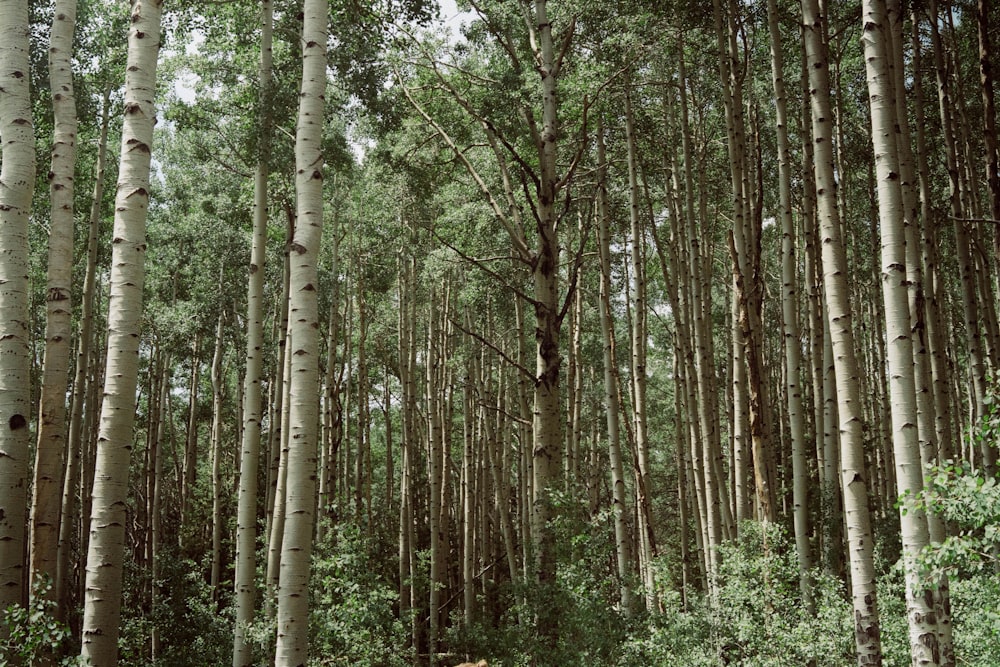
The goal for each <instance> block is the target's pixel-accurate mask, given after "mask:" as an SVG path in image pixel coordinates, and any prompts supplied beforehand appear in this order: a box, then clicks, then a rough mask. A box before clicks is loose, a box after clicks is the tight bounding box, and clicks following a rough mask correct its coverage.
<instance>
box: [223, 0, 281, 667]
mask: <svg viewBox="0 0 1000 667" xmlns="http://www.w3.org/2000/svg"><path fill="white" fill-rule="evenodd" d="M260 11H261V16H260V66H259V67H258V69H257V77H258V80H259V85H260V98H259V104H260V110H259V116H258V119H259V120H258V122H259V124H260V136H259V138H258V141H259V142H260V149H259V153H258V155H257V166H256V168H255V170H254V181H253V236H252V241H251V246H250V266H249V270H248V278H247V356H246V372H245V374H244V377H243V438H242V441H241V446H240V482H239V484H240V486H239V489H240V490H239V498H238V500H237V503H238V506H237V511H236V512H237V514H236V573H235V589H236V590H235V594H236V595H235V597H236V626H235V628H234V629H233V667H250V665H252V664H253V656H252V652H251V651H250V647H249V646H248V645H247V641H246V633H247V630H248V627H249V625H250V623H252V622H253V620H254V612H255V609H254V607H255V604H256V589H257V585H256V581H255V580H256V569H257V565H256V561H257V558H256V556H257V472H258V467H259V465H260V464H259V461H260V422H261V417H262V407H261V406H262V397H261V386H260V383H261V378H262V376H263V369H264V356H263V355H264V350H263V348H264V307H263V306H264V261H265V258H266V256H267V217H268V216H267V176H268V171H269V166H270V165H269V162H270V158H271V141H270V139H271V109H270V104H271V64H272V53H271V42H272V32H273V23H274V5H273V4H272V2H271V0H262V1H261V8H260Z"/></svg>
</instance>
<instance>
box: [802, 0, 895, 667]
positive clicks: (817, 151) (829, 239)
mask: <svg viewBox="0 0 1000 667" xmlns="http://www.w3.org/2000/svg"><path fill="white" fill-rule="evenodd" d="M802 24H803V37H804V40H805V46H806V59H807V63H806V64H807V69H808V77H809V84H810V99H811V112H812V141H813V147H814V155H815V169H816V195H817V211H818V214H819V223H820V237H821V239H820V240H821V247H822V262H823V283H824V287H825V289H826V303H827V309H826V314H827V325H828V327H829V335H830V340H831V344H832V347H833V361H834V368H835V373H836V381H837V392H836V394H837V402H838V405H837V408H838V416H839V421H840V436H841V437H840V447H841V451H840V455H841V457H840V458H841V465H840V478H841V486H842V490H843V501H844V514H845V519H846V526H847V546H848V551H849V558H850V571H851V594H852V599H853V606H854V624H855V644H856V649H857V660H858V665H859V667H861V666H867V665H880V664H881V662H882V648H881V637H880V632H879V621H878V605H877V602H876V591H875V568H874V563H873V560H872V546H873V545H872V530H871V517H870V516H869V513H868V492H867V485H866V483H865V468H864V465H865V463H864V451H863V445H862V442H863V440H862V423H861V407H862V406H861V396H860V390H859V379H858V362H857V357H856V353H855V346H854V330H853V325H852V321H851V307H850V303H849V296H848V284H847V277H848V272H847V260H846V256H845V252H844V243H843V239H842V236H841V229H840V212H839V209H838V208H837V182H836V180H835V177H834V155H833V147H832V132H831V121H832V113H831V106H830V78H829V70H828V66H829V54H828V47H827V43H826V40H825V28H826V16H825V15H824V14H822V13H821V11H820V6H819V3H818V2H817V0H803V3H802Z"/></svg>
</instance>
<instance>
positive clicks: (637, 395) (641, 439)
mask: <svg viewBox="0 0 1000 667" xmlns="http://www.w3.org/2000/svg"><path fill="white" fill-rule="evenodd" d="M626 85H630V84H628V83H627V84H626ZM635 134H636V129H635V119H634V117H633V114H632V95H631V91H629V90H627V89H626V91H625V141H626V145H627V154H628V192H629V223H630V230H631V237H632V243H631V252H630V253H629V254H630V258H631V269H632V271H631V274H632V275H631V278H632V283H631V285H630V292H631V295H630V300H631V302H632V304H633V306H632V312H633V315H632V355H631V371H632V395H633V397H634V400H633V405H632V424H633V428H634V432H635V448H636V464H637V466H636V467H637V470H636V480H635V482H636V484H635V485H636V496H637V498H636V504H637V506H638V512H637V517H638V521H637V524H638V526H637V529H638V530H637V538H638V539H637V540H636V546H637V547H638V549H639V567H640V570H639V574H640V576H641V577H642V583H643V588H644V589H645V593H646V608H647V609H648V610H653V609H655V608H656V591H655V587H656V584H655V582H654V580H653V579H654V575H653V559H654V557H655V556H656V539H655V536H654V533H653V516H652V515H653V510H652V499H651V498H652V478H651V476H650V471H649V425H648V418H647V414H646V412H647V410H646V407H647V406H646V404H647V401H646V384H647V383H646V356H647V354H646V348H647V347H648V342H647V333H646V332H647V326H646V319H647V317H648V314H647V304H646V267H645V246H646V243H645V236H644V230H643V224H642V217H641V213H640V210H639V209H640V201H639V165H638V160H639V158H638V148H637V147H636V138H635ZM609 252H610V251H609ZM609 298H610V297H609Z"/></svg>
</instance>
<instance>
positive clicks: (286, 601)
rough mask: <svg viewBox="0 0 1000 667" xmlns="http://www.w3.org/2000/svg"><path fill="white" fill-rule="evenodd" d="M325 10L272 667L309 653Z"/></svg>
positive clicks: (310, 119)
mask: <svg viewBox="0 0 1000 667" xmlns="http://www.w3.org/2000/svg"><path fill="white" fill-rule="evenodd" d="M327 14H328V7H327V3H326V2H324V1H322V0H305V1H304V3H303V23H302V88H301V93H300V95H299V118H298V125H297V127H296V132H295V192H296V209H297V215H296V222H295V236H294V238H293V239H292V243H291V246H290V248H289V257H290V260H291V283H290V286H291V288H290V290H289V329H290V331H291V332H292V335H291V343H292V347H291V348H290V349H289V350H288V352H289V354H290V355H291V374H290V378H289V381H290V382H291V388H290V391H289V403H290V405H289V411H290V414H289V422H290V424H289V425H290V431H289V433H288V483H287V486H286V488H285V536H284V539H283V541H282V547H281V566H280V570H279V572H280V574H279V583H278V641H277V647H276V649H275V658H274V664H275V667H296V666H298V665H304V664H305V663H306V660H307V658H308V653H309V560H310V557H311V555H312V537H313V517H314V514H315V504H316V498H315V495H316V494H315V487H316V447H317V435H318V420H319V362H318V359H317V357H318V354H319V333H318V319H319V316H318V304H317V299H316V294H317V258H318V254H319V246H320V241H321V238H322V231H323V153H322V150H321V148H322V145H321V144H322V139H323V114H324V104H325V100H324V94H325V92H326V40H327Z"/></svg>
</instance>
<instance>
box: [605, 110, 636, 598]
mask: <svg viewBox="0 0 1000 667" xmlns="http://www.w3.org/2000/svg"><path fill="white" fill-rule="evenodd" d="M598 122H599V123H600V121H598ZM603 130H604V128H603V127H601V125H600V124H599V125H598V129H597V132H598V134H597V162H598V168H599V169H600V175H599V179H600V180H599V181H598V190H597V206H598V212H597V215H598V231H597V245H598V252H599V255H600V264H601V289H600V303H599V311H600V315H601V334H602V336H603V339H604V410H605V419H606V420H607V426H608V461H609V462H610V464H611V502H612V505H611V508H612V513H613V515H614V523H615V556H616V558H617V563H618V580H619V581H618V587H619V597H620V599H621V606H622V610H623V612H624V613H625V614H626V615H627V616H630V615H632V614H633V613H634V612H635V608H634V607H635V604H634V601H633V599H632V581H631V580H632V576H633V558H632V544H633V537H632V531H631V529H630V525H629V524H630V520H629V518H630V517H629V509H630V503H629V502H628V497H627V493H626V490H625V472H624V465H623V463H622V448H621V436H620V431H621V428H620V423H619V411H618V395H617V390H618V377H617V374H618V367H617V361H616V359H615V345H614V335H615V332H614V323H613V321H612V319H611V231H610V229H609V222H610V219H611V211H610V206H609V204H608V192H607V157H606V155H605V146H604V131H603Z"/></svg>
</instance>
